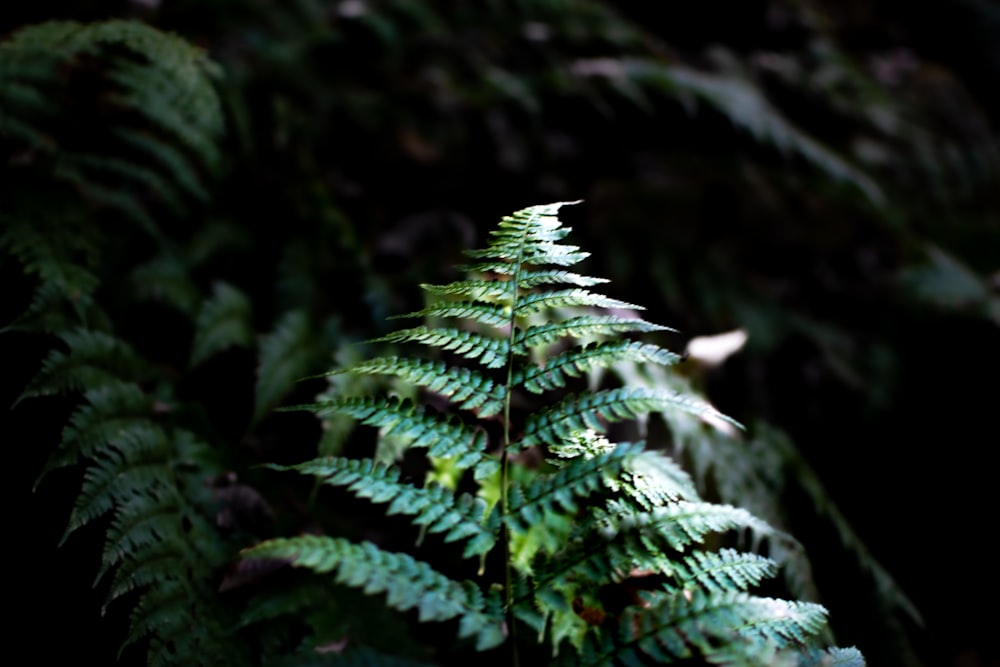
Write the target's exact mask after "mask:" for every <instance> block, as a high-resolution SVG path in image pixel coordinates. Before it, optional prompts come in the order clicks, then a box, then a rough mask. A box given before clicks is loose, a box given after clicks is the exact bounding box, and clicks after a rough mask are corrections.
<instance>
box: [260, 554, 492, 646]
mask: <svg viewBox="0 0 1000 667" xmlns="http://www.w3.org/2000/svg"><path fill="white" fill-rule="evenodd" d="M241 558H242V559H244V560H248V559H269V560H274V559H276V560H286V561H288V562H289V563H290V564H291V565H293V566H295V567H305V568H309V569H311V570H314V571H315V572H319V573H326V572H334V573H335V577H336V581H337V582H338V583H340V584H344V585H346V586H350V587H353V588H360V589H362V590H364V591H365V592H366V593H368V594H375V593H385V594H386V604H388V605H389V606H390V607H392V608H394V609H398V610H400V611H407V610H410V609H415V610H417V612H418V616H419V618H420V621H422V622H426V621H446V620H449V619H452V618H459V619H460V629H459V636H460V637H474V638H475V642H476V648H477V649H478V650H485V649H488V648H492V647H494V646H498V645H499V644H500V643H501V642H503V640H504V636H505V633H506V631H505V629H504V624H503V620H502V617H500V616H497V615H495V613H494V612H491V611H490V609H489V608H488V607H489V605H488V604H487V602H486V600H485V599H484V598H483V596H482V594H481V593H480V592H479V590H478V588H476V587H475V586H474V585H463V584H462V583H460V582H457V581H454V580H452V579H449V578H447V577H445V576H444V575H442V574H440V573H438V572H436V571H435V570H433V569H431V567H430V566H429V565H427V564H426V563H423V562H421V561H418V560H415V559H414V558H413V557H412V556H409V555H407V554H397V553H390V552H387V551H383V550H381V549H379V548H378V547H376V546H375V545H373V544H372V543H370V542H363V543H361V544H354V543H352V542H349V541H347V540H343V539H339V538H332V537H320V536H303V537H296V538H287V539H276V540H271V541H269V542H265V543H263V544H261V545H258V546H256V547H253V548H251V549H248V550H245V551H243V553H242V554H241Z"/></svg>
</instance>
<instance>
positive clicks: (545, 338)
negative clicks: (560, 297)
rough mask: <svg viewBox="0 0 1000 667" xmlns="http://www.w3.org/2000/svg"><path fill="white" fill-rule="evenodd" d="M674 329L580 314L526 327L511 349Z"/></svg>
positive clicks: (611, 316) (615, 317)
mask: <svg viewBox="0 0 1000 667" xmlns="http://www.w3.org/2000/svg"><path fill="white" fill-rule="evenodd" d="M651 331H673V329H671V328H670V327H664V326H660V325H659V324H652V323H650V322H646V321H645V320H640V319H625V318H621V317H617V316H614V315H581V316H579V317H573V318H570V319H568V320H566V321H565V322H550V323H547V324H538V325H534V326H530V327H528V328H527V329H526V330H524V331H518V332H517V333H516V334H515V336H514V348H513V349H514V350H515V351H518V352H520V351H521V350H525V349H531V348H535V347H539V346H542V345H548V344H549V343H553V342H555V341H557V340H560V339H562V338H596V337H605V336H610V335H613V334H619V333H631V332H635V333H649V332H651Z"/></svg>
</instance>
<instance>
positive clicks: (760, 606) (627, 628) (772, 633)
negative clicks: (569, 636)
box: [583, 591, 826, 665]
mask: <svg viewBox="0 0 1000 667" xmlns="http://www.w3.org/2000/svg"><path fill="white" fill-rule="evenodd" d="M689 598H690V599H689ZM655 600H656V603H655V604H654V605H653V606H650V607H647V608H630V609H629V610H627V611H626V612H625V613H624V614H623V615H622V618H621V621H620V624H619V627H620V628H621V632H622V637H621V641H620V642H618V643H617V644H612V643H611V641H610V637H607V636H606V635H605V636H603V638H602V641H600V643H599V644H598V646H596V647H590V646H588V647H587V648H588V651H587V653H586V655H585V657H584V662H583V664H586V665H603V664H610V663H612V662H614V661H616V660H621V661H624V662H626V663H628V662H633V661H637V660H640V659H641V658H640V656H648V657H649V658H650V659H652V660H656V661H660V662H673V661H675V660H677V659H683V658H690V657H692V656H694V655H695V652H697V653H698V654H701V655H713V654H716V653H718V652H719V651H720V648H719V646H720V644H721V645H722V646H723V647H724V648H725V649H726V653H727V654H728V657H729V658H730V659H732V658H733V657H734V656H738V657H739V658H741V659H742V661H743V662H745V663H748V664H761V665H763V664H768V663H766V662H764V661H763V660H762V658H764V657H771V656H773V655H774V653H775V650H776V649H778V648H781V647H784V646H787V645H789V644H793V643H798V642H799V641H800V638H802V637H806V636H808V635H810V634H814V633H816V632H818V631H819V630H820V629H821V628H822V627H823V625H824V624H825V622H826V612H825V610H824V609H823V608H822V607H820V606H819V605H815V604H810V603H802V602H787V601H784V600H774V599H770V598H759V597H753V596H750V595H747V594H745V593H726V594H721V595H706V594H704V593H702V592H700V591H695V592H694V593H692V594H690V595H689V596H685V595H673V596H669V597H667V596H657V597H656V598H655ZM755 640H762V641H755ZM595 649H596V650H595Z"/></svg>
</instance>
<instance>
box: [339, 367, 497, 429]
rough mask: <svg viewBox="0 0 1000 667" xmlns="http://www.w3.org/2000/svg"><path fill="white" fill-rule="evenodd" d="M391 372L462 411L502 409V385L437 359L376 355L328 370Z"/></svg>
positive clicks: (482, 413) (490, 412)
mask: <svg viewBox="0 0 1000 667" xmlns="http://www.w3.org/2000/svg"><path fill="white" fill-rule="evenodd" d="M347 372H349V373H361V374H368V375H394V376H396V377H398V378H400V379H401V380H403V381H405V382H408V383H410V384H413V385H416V386H418V387H423V388H425V389H427V390H429V391H433V392H434V393H436V394H440V395H441V396H444V397H446V398H448V399H451V400H452V401H453V402H454V403H455V404H456V405H457V406H458V407H460V408H462V409H465V410H477V411H478V413H479V415H480V416H482V417H488V416H490V415H495V414H497V413H499V412H500V411H501V410H502V409H503V387H502V386H501V385H498V384H496V383H495V382H493V381H492V380H490V379H489V378H487V377H486V376H484V375H481V374H479V373H477V372H476V371H473V370H470V369H468V368H461V367H457V366H448V365H447V364H445V363H443V362H440V361H420V360H416V359H409V358H404V357H378V358H375V359H370V360H368V361H365V362H362V363H360V364H357V365H355V366H352V367H350V368H348V369H345V370H337V371H333V372H332V373H329V374H330V375H333V374H337V373H347Z"/></svg>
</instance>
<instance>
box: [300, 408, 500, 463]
mask: <svg viewBox="0 0 1000 667" xmlns="http://www.w3.org/2000/svg"><path fill="white" fill-rule="evenodd" d="M299 407H300V408H306V409H311V410H313V411H315V412H316V413H317V414H318V415H319V416H325V415H328V414H331V413H340V414H345V415H349V416H351V417H353V418H354V419H357V420H359V421H360V422H361V423H363V424H367V425H368V426H375V427H378V428H380V429H383V433H384V434H385V435H392V436H396V437H403V438H407V439H409V441H410V443H409V446H410V447H413V448H426V449H427V450H428V451H427V454H428V456H433V457H446V458H454V459H455V460H456V464H457V465H458V466H459V467H462V468H467V467H470V466H472V465H474V464H476V463H478V462H479V461H480V460H481V459H482V457H483V455H484V453H485V451H486V446H487V444H488V442H487V437H486V433H485V432H483V431H482V430H477V429H474V428H471V427H469V426H466V425H465V424H463V423H462V422H461V421H460V420H459V419H458V418H457V417H448V416H447V415H432V414H428V413H427V411H426V410H424V408H423V407H421V406H419V405H416V404H414V403H413V402H412V401H410V400H407V399H403V400H401V399H398V398H390V399H388V400H382V399H375V398H371V397H355V396H349V397H344V398H335V399H332V400H329V401H324V402H322V403H316V404H313V405H304V406H299Z"/></svg>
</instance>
